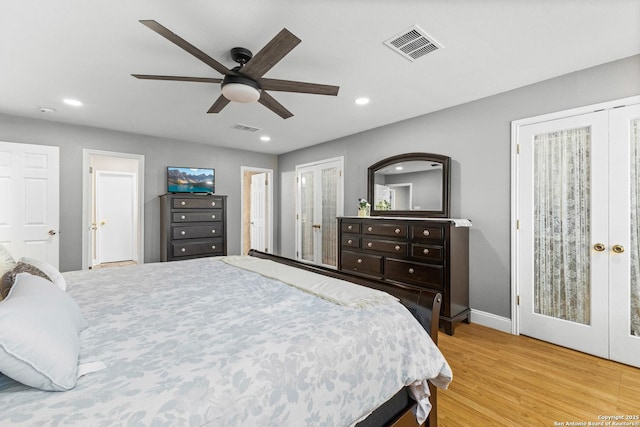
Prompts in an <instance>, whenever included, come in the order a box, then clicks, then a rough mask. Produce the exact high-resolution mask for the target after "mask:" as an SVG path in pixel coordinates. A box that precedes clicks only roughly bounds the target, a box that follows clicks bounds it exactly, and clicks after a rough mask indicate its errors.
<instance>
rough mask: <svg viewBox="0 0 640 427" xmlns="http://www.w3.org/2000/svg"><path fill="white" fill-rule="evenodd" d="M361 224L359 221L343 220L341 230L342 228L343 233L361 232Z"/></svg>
mask: <svg viewBox="0 0 640 427" xmlns="http://www.w3.org/2000/svg"><path fill="white" fill-rule="evenodd" d="M360 225H361V224H360V223H359V222H347V221H343V222H342V225H341V226H340V230H342V232H343V233H356V234H360Z"/></svg>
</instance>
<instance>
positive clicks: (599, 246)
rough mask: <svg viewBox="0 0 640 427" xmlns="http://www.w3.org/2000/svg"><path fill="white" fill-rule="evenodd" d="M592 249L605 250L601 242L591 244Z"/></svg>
mask: <svg viewBox="0 0 640 427" xmlns="http://www.w3.org/2000/svg"><path fill="white" fill-rule="evenodd" d="M593 249H595V250H596V251H598V252H602V251H604V250H605V247H604V244H603V243H596V244H595V245H593Z"/></svg>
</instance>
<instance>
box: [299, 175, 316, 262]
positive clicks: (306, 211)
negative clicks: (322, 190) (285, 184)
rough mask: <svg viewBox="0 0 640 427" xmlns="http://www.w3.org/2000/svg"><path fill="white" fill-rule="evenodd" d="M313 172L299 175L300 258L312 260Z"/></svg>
mask: <svg viewBox="0 0 640 427" xmlns="http://www.w3.org/2000/svg"><path fill="white" fill-rule="evenodd" d="M313 175H314V174H313V172H304V173H302V174H301V175H300V199H301V200H300V203H301V209H300V215H301V217H300V232H301V233H302V236H301V237H302V248H301V249H302V253H301V257H302V259H304V260H306V261H313V253H314V250H313V230H314V228H313V218H314V210H313V202H314V200H313V199H314V197H313Z"/></svg>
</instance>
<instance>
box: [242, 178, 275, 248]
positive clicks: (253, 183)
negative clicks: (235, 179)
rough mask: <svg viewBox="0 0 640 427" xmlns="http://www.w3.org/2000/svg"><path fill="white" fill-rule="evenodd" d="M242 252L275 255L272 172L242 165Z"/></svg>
mask: <svg viewBox="0 0 640 427" xmlns="http://www.w3.org/2000/svg"><path fill="white" fill-rule="evenodd" d="M240 172H241V192H242V199H241V208H240V209H241V212H242V228H241V231H240V238H241V247H242V251H241V253H242V254H243V255H244V254H247V253H248V252H249V250H250V249H257V250H260V251H263V252H269V253H273V169H263V168H254V167H250V166H242V167H241V168H240Z"/></svg>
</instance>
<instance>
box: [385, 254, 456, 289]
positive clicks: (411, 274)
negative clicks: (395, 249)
mask: <svg viewBox="0 0 640 427" xmlns="http://www.w3.org/2000/svg"><path fill="white" fill-rule="evenodd" d="M384 274H385V277H386V278H387V279H389V280H396V281H398V282H405V283H412V284H415V285H420V286H425V287H428V288H434V289H439V290H441V289H443V285H444V268H443V267H442V266H441V265H430V264H421V263H418V262H410V261H402V260H399V259H393V258H386V259H385V260H384Z"/></svg>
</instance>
